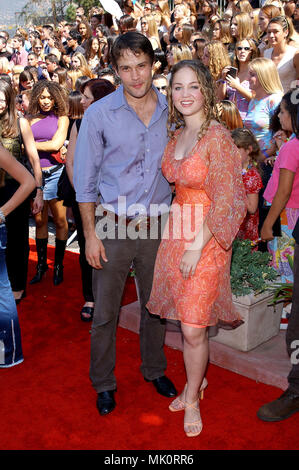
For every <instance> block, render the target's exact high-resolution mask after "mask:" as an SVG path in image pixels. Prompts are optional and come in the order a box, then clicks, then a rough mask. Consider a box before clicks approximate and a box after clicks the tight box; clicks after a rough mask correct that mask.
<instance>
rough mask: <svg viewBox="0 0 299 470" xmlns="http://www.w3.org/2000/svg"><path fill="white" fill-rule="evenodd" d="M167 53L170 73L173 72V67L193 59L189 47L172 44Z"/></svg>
mask: <svg viewBox="0 0 299 470" xmlns="http://www.w3.org/2000/svg"><path fill="white" fill-rule="evenodd" d="M167 47H168V48H169V50H168V53H167V64H168V72H171V70H172V67H173V66H174V65H175V64H177V63H178V62H180V61H181V60H189V59H192V53H191V50H190V49H189V47H188V46H183V45H182V44H171V45H170V46H167Z"/></svg>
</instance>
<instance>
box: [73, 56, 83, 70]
mask: <svg viewBox="0 0 299 470" xmlns="http://www.w3.org/2000/svg"><path fill="white" fill-rule="evenodd" d="M71 64H72V67H73V68H74V69H75V70H78V69H79V68H80V67H81V62H80V59H79V57H77V56H73V57H72V62H71Z"/></svg>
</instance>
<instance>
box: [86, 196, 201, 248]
mask: <svg viewBox="0 0 299 470" xmlns="http://www.w3.org/2000/svg"><path fill="white" fill-rule="evenodd" d="M95 215H96V234H97V237H98V238H99V239H100V240H104V239H111V240H114V239H117V240H124V239H128V238H129V239H131V240H136V239H137V238H141V239H148V238H149V239H151V240H158V239H159V238H163V239H169V238H171V239H172V240H182V239H183V240H185V241H186V242H191V241H192V240H194V238H195V236H197V235H198V234H199V236H200V234H201V230H200V228H201V227H202V225H203V205H202V204H177V203H174V204H172V206H171V208H170V209H169V206H168V205H167V204H151V205H150V206H149V208H148V209H147V208H146V207H145V206H143V205H142V204H131V205H129V206H127V204H126V197H125V196H119V197H118V202H117V208H115V207H113V206H109V205H107V204H106V205H105V206H102V205H101V204H100V205H98V206H97V208H96V214H95Z"/></svg>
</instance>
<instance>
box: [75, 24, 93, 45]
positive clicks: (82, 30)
mask: <svg viewBox="0 0 299 470" xmlns="http://www.w3.org/2000/svg"><path fill="white" fill-rule="evenodd" d="M77 31H78V33H79V34H80V36H81V38H82V39H81V46H82V47H84V49H86V44H87V41H88V40H89V39H90V38H91V37H92V32H91V27H90V25H89V23H88V21H87V20H85V19H83V18H81V20H80V21H79V23H78V26H77Z"/></svg>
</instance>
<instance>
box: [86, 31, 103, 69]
mask: <svg viewBox="0 0 299 470" xmlns="http://www.w3.org/2000/svg"><path fill="white" fill-rule="evenodd" d="M85 57H86V60H87V65H88V67H89V69H90V70H91V71H94V70H95V68H96V67H98V66H99V65H103V61H102V51H101V43H100V40H99V39H98V38H97V37H91V38H89V39H88V40H87V42H86V53H85Z"/></svg>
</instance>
